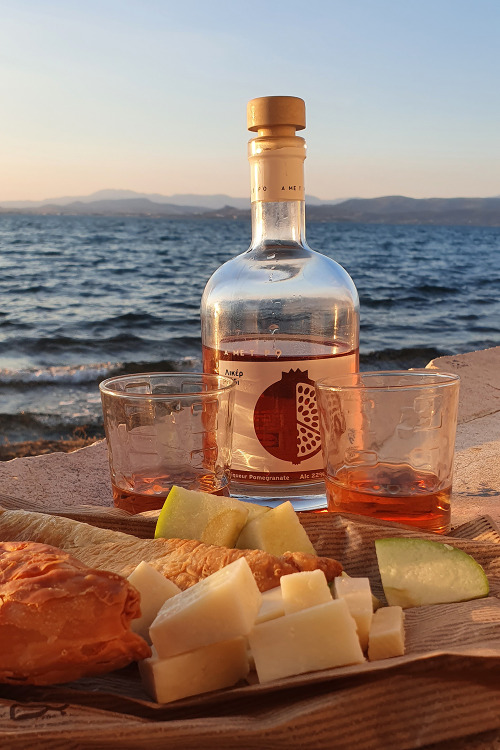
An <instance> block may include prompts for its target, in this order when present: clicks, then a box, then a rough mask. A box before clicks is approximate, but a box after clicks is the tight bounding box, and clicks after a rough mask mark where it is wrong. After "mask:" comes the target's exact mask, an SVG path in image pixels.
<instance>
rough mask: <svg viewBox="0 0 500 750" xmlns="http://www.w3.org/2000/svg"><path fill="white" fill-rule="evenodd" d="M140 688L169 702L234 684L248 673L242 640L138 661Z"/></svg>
mask: <svg viewBox="0 0 500 750" xmlns="http://www.w3.org/2000/svg"><path fill="white" fill-rule="evenodd" d="M139 670H140V673H141V677H142V681H143V685H144V687H145V689H146V691H147V692H148V693H149V694H150V695H151V697H152V698H154V700H155V701H157V702H158V703H170V701H176V700H179V699H180V698H187V697H188V696H189V695H198V694H199V693H206V692H208V691H210V690H218V689H220V688H224V687H230V686H231V685H234V684H235V683H236V682H238V680H240V679H243V678H244V677H246V675H247V674H248V671H249V664H248V656H247V643H246V639H245V638H242V637H240V638H233V639H231V640H228V641H221V642H219V643H211V644H210V645H209V646H203V647H202V648H199V649H196V650H195V651H188V652H187V653H185V654H178V655H177V656H171V657H169V658H168V659H160V658H159V657H158V655H157V654H156V653H155V652H153V656H152V657H150V658H149V659H144V660H143V661H141V662H139Z"/></svg>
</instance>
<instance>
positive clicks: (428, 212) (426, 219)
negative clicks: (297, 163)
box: [307, 195, 500, 226]
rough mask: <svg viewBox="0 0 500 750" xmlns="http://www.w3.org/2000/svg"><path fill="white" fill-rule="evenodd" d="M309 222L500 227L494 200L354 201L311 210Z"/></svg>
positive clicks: (498, 200)
mask: <svg viewBox="0 0 500 750" xmlns="http://www.w3.org/2000/svg"><path fill="white" fill-rule="evenodd" d="M307 218H308V220H310V221H311V220H316V221H348V222H358V223H368V224H370V223H376V224H382V223H383V224H436V225H438V224H441V225H468V224H469V225H471V226H500V196H497V197H495V198H405V197H404V196H399V195H396V196H386V197H384V198H353V199H351V200H347V201H344V202H343V203H339V204H337V205H335V206H309V207H308V209H307Z"/></svg>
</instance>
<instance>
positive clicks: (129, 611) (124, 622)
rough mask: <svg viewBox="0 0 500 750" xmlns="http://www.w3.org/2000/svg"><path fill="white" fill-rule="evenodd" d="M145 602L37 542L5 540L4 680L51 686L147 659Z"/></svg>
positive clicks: (114, 579)
mask: <svg viewBox="0 0 500 750" xmlns="http://www.w3.org/2000/svg"><path fill="white" fill-rule="evenodd" d="M139 615H140V597H139V594H138V592H137V591H136V590H135V589H134V588H133V586H131V584H130V583H129V582H128V581H127V580H126V579H125V578H122V577H121V576H119V575H117V574H115V573H108V572H105V571H102V570H95V569H92V568H88V567H86V566H85V565H84V564H83V563H81V562H79V560H77V559H76V558H74V557H72V556H71V555H70V554H69V553H67V552H63V551H62V550H60V549H57V548H55V547H52V546H49V545H47V544H39V543H35V542H27V541H25V542H0V644H1V646H0V682H7V683H12V684H30V685H49V684H52V683H57V682H68V681H70V680H75V679H77V678H79V677H83V676H87V675H96V674H101V673H103V672H109V671H111V670H114V669H118V668H121V667H124V666H126V665H127V664H129V663H130V662H131V661H133V660H139V659H143V658H145V657H147V656H150V653H151V652H150V648H149V646H148V645H147V643H146V642H145V641H144V640H143V639H142V638H141V637H140V636H138V635H136V634H135V633H132V632H131V631H130V622H131V620H133V619H134V618H136V617H138V616H139Z"/></svg>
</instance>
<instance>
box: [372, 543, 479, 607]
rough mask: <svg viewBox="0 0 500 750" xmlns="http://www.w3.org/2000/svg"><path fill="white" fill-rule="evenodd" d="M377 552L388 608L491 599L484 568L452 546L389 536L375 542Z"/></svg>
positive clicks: (465, 553)
mask: <svg viewBox="0 0 500 750" xmlns="http://www.w3.org/2000/svg"><path fill="white" fill-rule="evenodd" d="M375 550H376V553H377V560H378V566H379V570H380V577H381V579H382V585H383V587H384V593H385V596H386V599H387V603H388V604H389V605H399V606H400V607H403V608H406V607H418V606H421V605H426V604H445V603H448V602H463V601H468V600H469V599H479V598H481V597H484V596H488V593H489V584H488V579H487V577H486V574H485V572H484V570H483V568H482V567H481V566H480V565H479V563H478V562H476V560H474V558H473V557H471V556H470V555H468V554H467V552H464V551H463V550H461V549H458V548H457V547H453V546H452V545H450V544H446V543H444V542H434V541H431V540H428V539H408V538H405V537H389V538H385V539H376V540H375Z"/></svg>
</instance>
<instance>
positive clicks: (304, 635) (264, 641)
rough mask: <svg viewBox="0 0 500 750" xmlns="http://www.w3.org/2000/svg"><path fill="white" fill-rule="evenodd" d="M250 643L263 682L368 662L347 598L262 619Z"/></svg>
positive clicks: (253, 632) (252, 634) (249, 637)
mask: <svg viewBox="0 0 500 750" xmlns="http://www.w3.org/2000/svg"><path fill="white" fill-rule="evenodd" d="M248 642H249V644H250V648H251V651H252V654H253V658H254V660H255V667H256V670H257V675H258V677H259V681H260V682H269V681H270V680H278V679H280V678H282V677H289V676H291V675H295V674H302V673H303V672H310V671H312V670H315V669H328V668H329V667H340V666H342V665H345V664H359V663H361V662H362V661H364V657H363V652H362V651H361V647H360V645H359V640H358V636H357V634H356V623H355V622H354V620H353V618H352V617H351V615H350V614H349V610H348V608H347V604H346V603H345V601H344V600H343V599H332V600H331V601H329V602H328V603H327V604H318V605H317V606H315V607H309V609H302V610H300V611H299V612H294V613H293V614H291V615H285V616H284V617H278V618H276V619H275V620H269V621H267V622H262V623H260V624H259V625H256V626H255V627H254V629H253V630H252V631H251V632H250V634H249V636H248Z"/></svg>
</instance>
